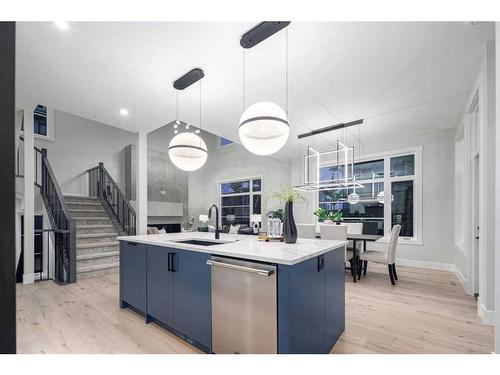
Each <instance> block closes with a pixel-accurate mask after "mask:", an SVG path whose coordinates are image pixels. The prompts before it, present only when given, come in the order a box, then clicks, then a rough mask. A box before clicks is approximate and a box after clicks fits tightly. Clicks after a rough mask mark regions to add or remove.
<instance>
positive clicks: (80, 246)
mask: <svg viewBox="0 0 500 375" xmlns="http://www.w3.org/2000/svg"><path fill="white" fill-rule="evenodd" d="M118 245H119V242H118V241H113V242H95V243H86V244H77V245H76V249H77V250H78V249H92V248H94V247H105V246H118Z"/></svg>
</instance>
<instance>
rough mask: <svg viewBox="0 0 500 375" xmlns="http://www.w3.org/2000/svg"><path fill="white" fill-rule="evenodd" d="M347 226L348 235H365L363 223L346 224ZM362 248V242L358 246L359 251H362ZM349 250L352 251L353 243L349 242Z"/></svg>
mask: <svg viewBox="0 0 500 375" xmlns="http://www.w3.org/2000/svg"><path fill="white" fill-rule="evenodd" d="M345 226H346V227H347V234H363V223H345ZM361 246H362V243H361V241H360V242H358V245H357V246H356V247H357V250H358V251H362V249H361ZM347 248H348V249H351V250H352V248H353V243H352V241H347Z"/></svg>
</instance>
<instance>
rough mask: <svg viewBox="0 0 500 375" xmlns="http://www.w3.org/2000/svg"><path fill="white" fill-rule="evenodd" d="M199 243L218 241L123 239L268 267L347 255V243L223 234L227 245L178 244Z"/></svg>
mask: <svg viewBox="0 0 500 375" xmlns="http://www.w3.org/2000/svg"><path fill="white" fill-rule="evenodd" d="M190 239H199V240H207V241H210V240H212V241H214V240H215V235H214V233H206V232H184V233H168V234H152V235H140V236H121V237H118V240H119V241H129V242H138V243H143V244H148V245H155V246H165V247H170V248H176V249H182V250H190V251H196V252H200V253H207V254H213V255H220V256H228V257H234V258H240V259H248V260H257V261H262V262H268V263H276V264H284V265H293V264H297V263H300V262H303V261H305V260H307V259H311V258H314V257H315V256H318V255H321V254H324V253H327V252H329V251H331V250H334V249H339V251H345V245H346V244H347V242H346V241H331V240H321V239H306V238H298V239H297V242H296V243H294V244H286V243H284V242H274V241H272V242H265V241H259V240H257V236H252V235H238V234H225V233H221V234H220V241H225V243H223V244H217V245H211V246H200V245H192V244H184V243H178V242H176V241H179V240H190Z"/></svg>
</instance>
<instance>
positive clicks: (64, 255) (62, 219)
mask: <svg viewBox="0 0 500 375" xmlns="http://www.w3.org/2000/svg"><path fill="white" fill-rule="evenodd" d="M41 152H42V159H41V160H42V161H41V175H42V176H41V177H42V181H41V187H40V194H41V196H42V199H43V202H44V204H45V207H46V209H47V214H48V216H49V220H50V223H51V225H52V228H53V230H54V252H55V254H54V255H55V256H54V266H55V267H54V281H56V282H57V283H59V284H69V283H74V282H76V222H75V220H74V219H73V218H72V217H71V213H70V211H69V209H68V207H67V205H66V202H65V200H64V196H63V194H62V192H61V189H60V187H59V184H58V183H57V180H56V178H55V175H54V172H53V171H52V168H51V166H50V163H49V161H48V159H47V151H46V150H45V149H43V150H42V151H41Z"/></svg>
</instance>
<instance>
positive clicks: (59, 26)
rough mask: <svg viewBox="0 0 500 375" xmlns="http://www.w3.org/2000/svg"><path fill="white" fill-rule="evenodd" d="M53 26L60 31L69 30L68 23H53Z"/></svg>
mask: <svg viewBox="0 0 500 375" xmlns="http://www.w3.org/2000/svg"><path fill="white" fill-rule="evenodd" d="M54 24H55V25H56V26H57V27H58V28H59V29H61V30H68V29H69V23H67V22H65V21H55V22H54Z"/></svg>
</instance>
